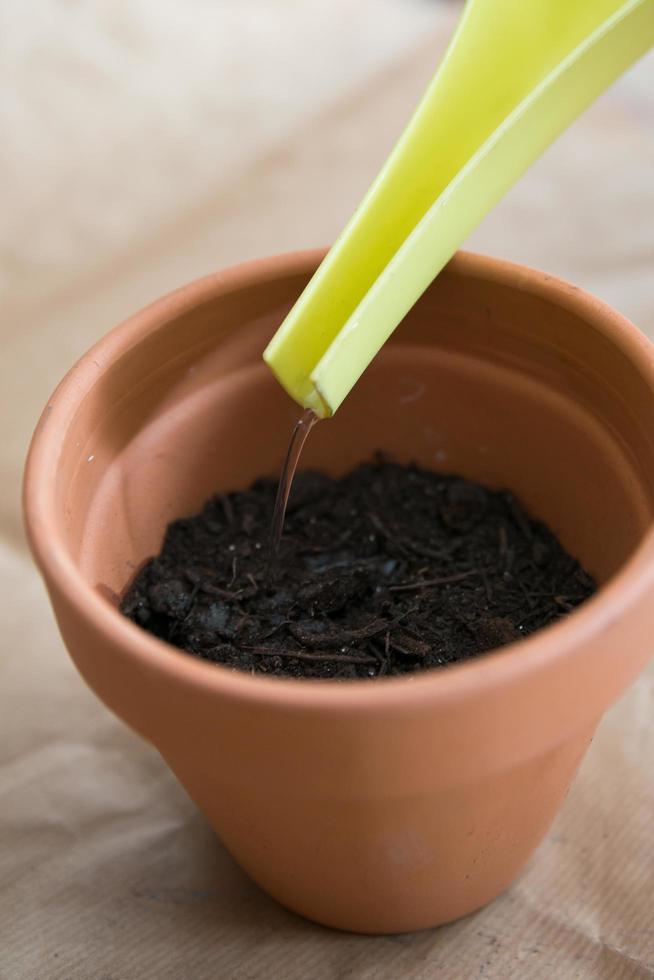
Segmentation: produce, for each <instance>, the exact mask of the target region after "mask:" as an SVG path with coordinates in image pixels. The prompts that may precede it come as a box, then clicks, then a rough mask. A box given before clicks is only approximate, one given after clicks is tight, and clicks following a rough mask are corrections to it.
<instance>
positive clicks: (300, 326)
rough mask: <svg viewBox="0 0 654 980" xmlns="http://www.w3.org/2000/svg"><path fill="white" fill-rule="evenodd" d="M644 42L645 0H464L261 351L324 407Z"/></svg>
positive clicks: (314, 404) (650, 33) (311, 402)
mask: <svg viewBox="0 0 654 980" xmlns="http://www.w3.org/2000/svg"><path fill="white" fill-rule="evenodd" d="M652 44H654V0H627V2H624V0H530V2H529V3H525V2H524V0H468V3H467V4H466V7H465V9H464V12H463V15H462V17H461V20H460V22H459V26H458V28H457V30H456V32H455V34H454V36H453V38H452V40H451V42H450V45H449V48H448V50H447V52H446V54H445V57H444V59H443V61H442V63H441V65H440V68H439V69H438V71H437V73H436V75H435V76H434V78H433V80H432V82H431V84H430V85H429V87H428V89H427V91H426V92H425V95H424V96H423V98H422V101H421V102H420V104H419V105H418V107H417V109H416V111H415V113H414V115H413V117H412V119H411V120H410V122H409V124H408V126H407V128H406V130H405V132H404V134H403V135H402V136H401V138H400V140H399V141H398V143H397V144H396V146H395V148H394V149H393V151H392V153H391V155H390V156H389V158H388V160H387V161H386V163H385V164H384V166H383V167H382V170H381V172H380V173H379V175H378V177H377V178H376V180H375V181H374V183H373V184H372V186H371V187H370V189H369V191H368V193H367V194H366V196H365V197H364V199H363V201H362V202H361V203H360V205H359V207H358V208H357V210H356V211H355V213H354V215H353V216H352V218H351V219H350V221H349V222H348V224H347V225H346V227H345V229H344V230H343V232H342V233H341V235H340V236H339V238H338V240H337V241H336V243H335V244H334V246H333V247H332V249H331V250H330V251H329V253H328V254H327V256H326V257H325V259H324V261H323V262H322V264H321V265H320V266H319V268H318V270H317V271H316V273H315V275H314V276H313V278H312V279H311V281H310V282H309V284H308V285H307V287H306V289H305V290H304V292H303V293H302V295H301V296H300V298H299V299H298V301H297V302H296V304H295V306H294V307H293V309H292V310H291V311H290V313H289V314H288V316H287V317H286V319H285V320H284V322H283V323H282V325H281V326H280V328H279V330H278V331H277V333H276V334H275V336H274V337H273V339H272V340H271V342H270V344H269V345H268V347H267V348H266V350H265V352H264V359H265V361H266V363H267V364H268V365H269V367H270V368H271V370H272V371H273V373H274V374H275V376H276V377H277V379H278V380H279V382H280V383H281V384H282V385H283V387H284V388H285V389H286V391H287V392H288V393H289V394H290V395H291V396H292V397H293V398H294V399H295V400H296V401H297V402H299V404H301V405H302V406H304V407H305V408H311V409H312V410H313V411H314V412H315V413H316V415H318V416H319V417H321V418H324V417H327V416H329V415H332V414H333V413H334V412H335V411H336V409H337V408H338V407H339V405H340V404H341V402H342V401H343V399H344V398H345V397H346V396H347V394H348V393H349V391H350V390H351V388H352V387H353V385H354V384H355V383H356V382H357V380H358V379H359V378H360V376H361V375H362V374H363V372H364V371H365V369H366V367H367V366H368V364H369V363H370V361H371V360H372V359H373V357H374V356H375V354H376V353H377V352H378V351H379V349H380V348H381V347H382V345H383V344H384V343H385V341H386V340H387V339H388V337H389V336H390V334H391V333H392V332H393V330H394V329H395V327H396V326H397V325H398V324H399V323H400V321H401V320H402V318H403V317H404V316H405V314H406V313H407V312H408V311H409V309H410V308H411V307H412V306H413V304H414V303H415V302H416V300H417V299H418V297H419V296H420V295H421V294H422V293H423V292H424V290H425V289H426V288H427V286H428V285H429V283H430V282H431V281H432V280H433V279H434V277H435V276H436V275H437V274H438V273H439V272H440V270H441V269H442V268H443V266H444V265H445V264H446V263H447V262H448V260H449V259H450V258H451V256H452V255H453V254H454V252H455V251H456V249H457V248H458V247H459V246H460V245H461V243H462V242H463V240H464V239H465V238H466V237H467V235H468V234H469V233H470V232H471V231H472V230H473V229H474V228H475V227H476V225H477V224H478V223H479V222H480V221H481V219H482V218H483V217H484V216H485V215H486V214H487V213H488V211H490V210H491V208H492V207H493V206H494V205H495V204H496V203H497V202H498V201H499V200H500V199H501V198H502V197H503V196H504V194H505V193H506V192H507V191H508V190H509V189H510V187H511V186H512V185H513V184H514V183H515V182H516V180H517V179H518V178H519V177H520V176H521V175H522V174H523V173H524V171H525V170H526V169H527V168H528V167H529V166H530V165H531V163H533V161H534V160H536V159H537V157H538V156H540V154H541V153H542V152H543V151H544V150H545V148H546V147H547V146H548V145H549V144H550V143H551V142H552V141H553V140H554V139H555V138H556V137H557V136H558V135H559V134H560V133H561V132H562V131H563V130H564V129H565V128H566V127H567V126H568V125H569V124H570V123H571V122H572V121H573V120H574V119H575V118H576V117H577V116H578V115H579V114H580V113H581V112H582V111H583V110H584V109H585V108H586V107H587V106H588V105H589V104H590V103H591V102H592V101H593V100H594V99H595V98H596V97H597V96H598V95H599V94H600V93H601V92H602V91H603V90H604V89H605V88H607V87H608V86H609V85H610V84H611V82H613V81H614V80H615V79H616V78H617V77H618V76H619V75H620V74H621V73H622V72H623V71H624V70H625V69H626V68H628V67H629V65H631V64H632V63H633V62H634V61H636V59H637V58H639V57H640V56H641V55H642V54H644V53H645V52H646V51H647V50H648V49H649V48H650V47H651V46H652Z"/></svg>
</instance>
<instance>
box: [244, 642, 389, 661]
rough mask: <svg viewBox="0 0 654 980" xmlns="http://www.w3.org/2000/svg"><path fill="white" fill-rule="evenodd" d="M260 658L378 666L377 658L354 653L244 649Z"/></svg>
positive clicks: (275, 648) (268, 648)
mask: <svg viewBox="0 0 654 980" xmlns="http://www.w3.org/2000/svg"><path fill="white" fill-rule="evenodd" d="M243 649H244V650H249V651H250V653H254V654H256V655H257V656H260V657H291V658H294V659H295V660H314V661H317V662H323V661H326V660H328V661H330V662H331V661H333V662H334V663H339V664H378V663H379V661H378V660H377V658H376V657H370V656H367V655H366V654H362V655H361V656H357V655H356V654H353V653H303V652H302V651H301V650H278V649H277V647H246V646H244V647H243Z"/></svg>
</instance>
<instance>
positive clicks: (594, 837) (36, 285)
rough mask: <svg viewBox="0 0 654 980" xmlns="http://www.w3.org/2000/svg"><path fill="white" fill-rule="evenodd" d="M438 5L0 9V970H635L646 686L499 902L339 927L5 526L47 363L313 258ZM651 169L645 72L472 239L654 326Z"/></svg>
mask: <svg viewBox="0 0 654 980" xmlns="http://www.w3.org/2000/svg"><path fill="white" fill-rule="evenodd" d="M457 15H458V5H457V4H451V3H438V2H427V0H356V2H355V0H332V3H330V4H324V3H320V2H319V0H248V3H247V4H245V3H242V2H239V0H222V2H221V3H220V4H217V3H214V4H211V3H208V2H206V0H205V2H203V0H189V2H188V3H185V4H179V3H176V2H175V0H130V2H129V3H128V2H127V0H116V2H112V3H110V2H107V0H104V2H103V0H89V2H87V3H85V4H72V3H66V2H64V0H37V2H36V3H34V4H25V5H23V4H6V5H4V7H3V9H2V12H1V13H0V28H2V31H1V33H2V36H3V39H4V41H5V50H4V52H3V66H2V67H3V70H4V73H5V75H6V76H7V77H6V78H5V84H4V85H3V86H2V89H1V90H0V120H1V122H0V125H1V127H2V132H3V134H5V136H4V139H3V141H2V148H1V149H0V176H1V178H2V187H3V189H4V195H3V198H4V200H3V206H2V217H1V218H0V222H1V227H0V236H1V242H0V244H1V255H2V258H1V259H0V275H1V276H2V280H3V289H4V298H3V304H2V306H3V310H4V315H3V318H2V322H1V323H0V340H1V349H2V354H1V355H0V398H2V402H3V406H2V411H1V412H0V576H1V582H2V588H1V590H0V622H1V625H2V632H1V634H0V635H1V636H2V656H1V657H0V978H1V980H148V978H155V980H166V978H175V980H185V978H188V980H210V978H212V980H213V978H230V980H232V978H233V980H246V978H247V980H258V978H262V980H263V978H266V980H268V978H284V980H286V978H289V980H293V978H298V980H299V978H302V980H306V978H311V980H337V978H339V980H382V978H388V980H400V978H411V980H427V978H433V977H443V978H446V980H461V978H469V977H470V978H472V977H474V978H477V977H479V978H482V977H483V978H497V980H509V978H520V980H523V978H529V980H533V978H544V980H551V978H553V977H556V978H575V980H576V978H579V980H596V978H616V980H617V978H637V977H638V978H640V977H650V976H654V901H653V897H652V895H653V892H654V718H653V711H654V670H652V669H650V670H649V671H648V672H646V673H645V674H644V675H643V676H642V677H641V678H640V680H639V681H638V682H637V683H636V684H635V685H634V686H633V687H632V688H631V690H630V691H629V692H628V693H627V694H626V695H625V696H624V697H623V698H622V700H621V701H620V702H619V703H618V704H617V705H616V706H615V707H614V708H613V709H612V710H611V711H610V712H609V713H608V715H607V716H606V718H605V720H604V722H603V723H602V725H601V727H600V729H599V731H598V733H597V737H596V739H595V741H594V743H593V745H592V747H591V749H590V751H589V753H588V756H587V758H586V760H585V761H584V763H583V765H582V767H581V771H580V772H579V775H578V778H577V780H576V782H575V783H574V786H573V788H572V791H571V792H570V795H569V797H568V799H567V801H566V803H565V806H564V807H563V810H562V812H561V814H560V816H559V817H558V819H557V821H556V823H555V824H554V826H553V828H552V830H551V832H550V833H549V835H548V837H547V839H546V841H545V842H544V843H543V845H542V846H541V847H540V849H539V850H538V852H537V853H536V855H535V856H534V858H533V859H532V861H531V863H530V864H529V866H528V868H527V869H526V871H525V872H524V873H523V875H522V876H521V877H520V879H519V880H518V881H517V882H516V883H515V884H514V885H513V887H512V888H511V889H510V890H509V891H508V892H507V893H506V894H505V895H503V896H502V897H500V898H499V899H498V900H497V901H496V902H494V903H493V904H492V905H491V906H490V907H489V908H487V909H485V910H484V911H482V912H480V913H479V914H477V915H474V916H472V917H470V918H468V919H466V920H463V921H461V922H458V923H456V924H454V925H452V926H448V927H445V928H442V929H438V930H434V931H431V932H425V933H421V934H416V935H407V936H397V937H389V938H384V937H382V938H370V937H362V936H352V935H343V934H339V933H335V932H331V931H329V930H326V929H322V928H320V927H318V926H315V925H312V924H311V923H309V922H305V921H303V920H301V919H299V918H297V917H296V916H294V915H292V914H290V913H288V912H286V911H284V910H283V909H281V908H280V907H278V906H277V905H276V904H275V903H274V902H272V901H271V900H270V899H268V898H267V897H266V896H265V895H263V894H262V893H261V892H260V891H259V890H258V889H257V888H256V887H255V886H254V885H253V884H251V883H250V882H249V881H248V879H247V878H246V877H245V876H244V875H243V874H242V873H241V871H240V870H239V869H238V868H237V867H236V866H235V865H234V863H233V862H232V860H231V859H230V857H229V856H228V855H227V854H226V853H225V851H224V849H223V848H222V846H221V844H220V843H219V842H218V841H217V840H216V838H215V837H214V835H213V834H212V832H211V831H210V830H209V828H208V827H207V826H206V824H205V823H204V821H203V819H202V817H201V816H200V815H199V814H198V813H197V812H196V811H195V809H194V807H193V806H192V804H191V803H190V802H189V801H188V799H187V798H186V797H185V795H184V793H183V791H182V790H181V788H180V787H179V786H178V785H177V783H176V782H175V780H174V779H173V777H172V775H171V774H170V773H169V772H168V770H167V769H166V767H165V765H164V764H163V762H162V761H161V759H160V758H159V757H158V755H157V754H156V752H155V751H154V749H152V748H151V747H149V746H148V745H146V744H144V743H143V742H141V741H140V740H139V739H138V738H137V737H136V736H135V735H133V734H132V733H130V732H129V731H128V730H127V729H126V728H124V727H123V726H122V725H121V724H120V723H119V722H118V721H117V720H116V719H114V718H113V716H111V715H110V714H109V713H108V712H107V711H106V710H105V709H104V708H103V707H102V706H101V705H100V703H99V702H98V701H97V700H96V699H95V698H94V697H93V696H92V695H91V694H90V693H89V691H87V689H86V688H85V687H84V685H83V683H82V681H81V680H80V679H79V677H78V676H77V674H76V673H75V671H74V669H73V667H72V665H71V664H70V662H69V661H68V658H67V655H66V653H65V651H64V650H63V647H62V644H61V641H60V640H59V638H58V635H57V633H56V629H55V626H54V623H53V619H52V615H51V613H50V611H49V607H48V603H47V600H46V597H45V594H44V590H43V588H42V586H41V583H40V581H39V579H38V577H37V574H36V572H35V570H34V569H33V567H32V565H31V562H30V559H29V556H28V554H27V551H26V547H25V543H24V540H23V535H22V531H21V525H20V516H19V505H18V486H19V479H20V471H21V468H22V461H23V458H24V453H25V449H26V444H27V440H28V438H29V434H30V432H31V429H32V427H33V425H34V422H35V421H36V418H37V415H38V412H39V410H40V408H41V406H42V405H43V403H44V402H45V400H46V398H47V396H48V394H49V393H50V391H51V389H52V388H53V386H54V385H55V383H56V382H57V381H58V380H59V378H60V376H61V375H62V374H63V373H64V371H65V370H66V369H67V368H68V367H69V366H70V364H71V363H72V361H73V360H74V359H75V358H76V357H77V356H78V355H79V354H81V353H82V352H83V351H84V350H85V349H86V348H87V347H88V346H89V345H90V344H91V343H92V342H93V341H94V340H96V339H97V338H98V337H100V336H101V335H102V334H103V333H104V332H105V331H106V330H107V329H108V328H109V327H111V326H112V325H113V324H114V323H116V322H118V321H119V320H120V319H122V318H123V317H124V316H126V315H127V314H129V313H130V312H132V311H133V310H134V309H136V308H137V307H139V306H141V305H143V304H144V303H145V302H147V301H148V300H150V299H151V298H154V297H155V296H156V295H158V294H161V293H162V292H165V291H167V290H168V289H170V288H172V287H174V286H176V285H178V284H180V283H182V282H183V281H185V280H188V279H190V278H193V277H196V276H198V275H201V274H203V273H205V272H208V271H210V270H213V269H215V268H218V267H220V266H223V265H226V264H228V263H232V262H235V261H238V260H241V259H244V258H249V257H253V256H257V255H262V254H265V253H271V252H276V251H283V250H285V249H289V248H299V247H304V246H310V245H316V244H322V243H325V242H328V241H330V240H332V239H333V237H334V236H335V234H336V233H337V232H338V230H339V228H340V226H341V225H342V223H343V222H344V220H345V219H346V217H347V216H348V214H349V212H350V210H351V208H352V206H353V205H354V204H355V203H356V201H357V199H358V198H359V196H360V195H361V193H362V192H363V190H364V189H365V187H366V185H367V184H368V182H369V181H370V179H371V178H372V176H373V175H374V173H375V172H376V169H377V167H378V166H379V164H380V163H381V161H382V160H383V158H384V156H385V155H386V153H387V151H388V149H389V148H390V146H391V145H392V143H393V141H394V139H395V137H396V136H397V134H398V133H399V132H400V129H401V128H402V125H403V123H404V121H405V119H406V118H407V116H408V114H409V111H410V109H411V107H412V106H413V104H414V103H415V100H416V99H417V97H418V95H419V94H420V92H421V90H422V89H423V87H424V85H425V84H426V82H427V80H428V78H429V77H430V75H431V72H432V70H433V67H434V65H435V64H436V62H437V59H438V56H439V54H440V52H441V51H442V49H443V47H444V44H445V42H446V39H447V37H448V35H449V32H450V29H451V26H452V24H453V22H454V20H455V18H456V16H457ZM653 178H654V57H653V56H652V55H650V56H648V57H647V58H645V59H644V60H643V61H642V62H641V63H640V64H639V65H638V66H636V67H635V68H634V69H633V70H632V71H630V72H629V73H628V74H627V75H626V76H625V77H624V78H623V79H622V80H621V81H620V82H619V83H618V84H617V85H616V86H614V88H613V89H612V90H611V91H610V92H608V93H607V94H606V95H605V96H603V97H602V99H601V100H600V101H599V102H598V103H597V104H596V105H595V106H594V107H593V108H592V109H591V110H590V111H589V112H588V113H587V114H586V115H585V116H584V117H583V118H582V119H580V120H579V121H578V122H577V123H576V124H575V125H574V127H573V128H572V129H571V130H570V131H569V132H568V133H567V134H565V135H564V136H563V137H562V138H561V140H560V141H559V142H558V143H557V144H556V145H555V146H554V147H553V148H552V149H551V150H549V151H548V152H547V153H546V154H545V156H544V158H543V159H542V160H541V161H539V163H538V164H537V165H536V166H535V167H534V168H533V169H532V171H531V172H530V173H529V174H528V175H527V176H526V177H525V178H524V179H523V180H522V181H521V183H520V184H519V185H518V186H517V187H516V188H515V189H514V190H513V191H512V192H511V193H510V194H509V196H508V197H507V199H506V200H505V201H504V202H503V203H502V204H501V206H500V207H498V208H497V209H496V211H495V212H494V213H493V214H492V215H491V216H490V217H489V218H488V219H487V220H486V221H485V222H484V224H483V225H482V227H481V228H480V229H479V230H478V231H477V232H476V233H475V234H474V235H473V236H472V239H471V242H470V246H471V247H473V248H477V249H479V250H483V251H488V252H491V253H494V254H497V255H503V256H507V257H510V258H514V259H516V260H519V261H524V262H527V263H530V264H532V265H536V266H540V267H542V268H545V269H547V270H548V271H550V272H552V273H556V274H559V275H562V276H564V277H566V278H568V279H570V280H572V281H574V282H576V283H577V284H579V285H582V286H585V287H586V288H588V289H590V290H592V291H593V292H595V293H597V294H599V295H600V296H602V297H604V298H605V299H607V300H608V301H609V302H611V303H613V304H614V305H615V306H617V307H618V308H619V309H621V310H622V311H623V312H625V313H626V314H627V315H628V316H630V317H631V318H632V319H633V320H634V321H635V322H636V323H638V324H639V325H640V326H641V327H642V328H643V330H645V331H647V332H649V333H650V334H651V335H652V336H654V278H653V275H652V268H653V263H654V232H653V230H652V229H653V228H654V179H653ZM579 697H580V698H583V691H580V692H579Z"/></svg>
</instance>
